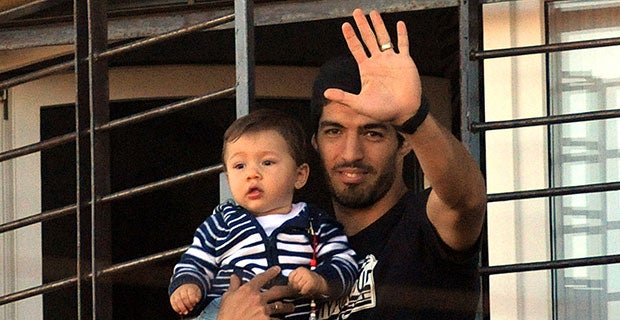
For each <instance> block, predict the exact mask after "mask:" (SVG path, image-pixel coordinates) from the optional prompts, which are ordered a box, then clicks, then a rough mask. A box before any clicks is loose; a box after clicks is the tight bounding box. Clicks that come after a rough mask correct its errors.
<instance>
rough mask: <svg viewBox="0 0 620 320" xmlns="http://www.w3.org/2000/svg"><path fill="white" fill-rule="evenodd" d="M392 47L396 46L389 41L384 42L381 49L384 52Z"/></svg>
mask: <svg viewBox="0 0 620 320" xmlns="http://www.w3.org/2000/svg"><path fill="white" fill-rule="evenodd" d="M392 48H394V46H393V45H392V43H391V42H388V43H384V44H382V45H381V47H380V48H379V50H381V52H383V51H387V50H390V49H392Z"/></svg>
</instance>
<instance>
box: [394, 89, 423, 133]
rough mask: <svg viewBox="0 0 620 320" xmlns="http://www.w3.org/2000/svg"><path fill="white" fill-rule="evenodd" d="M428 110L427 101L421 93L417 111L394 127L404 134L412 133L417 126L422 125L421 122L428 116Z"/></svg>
mask: <svg viewBox="0 0 620 320" xmlns="http://www.w3.org/2000/svg"><path fill="white" fill-rule="evenodd" d="M428 112H429V103H428V100H427V99H426V97H425V96H424V95H423V96H422V99H421V102H420V107H419V108H418V111H417V112H416V113H415V114H414V115H413V117H411V118H409V119H408V120H407V121H405V122H404V123H403V124H401V125H400V126H394V127H395V128H396V130H397V131H399V132H402V133H406V134H414V133H415V132H416V131H417V130H418V127H420V125H422V122H424V120H426V117H427V116H428Z"/></svg>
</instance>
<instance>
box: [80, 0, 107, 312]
mask: <svg viewBox="0 0 620 320" xmlns="http://www.w3.org/2000/svg"><path fill="white" fill-rule="evenodd" d="M105 6H106V2H105V1H94V0H74V24H75V43H76V49H75V50H76V54H75V59H76V60H75V73H76V81H77V82H76V88H77V93H76V109H75V112H76V131H77V132H85V131H87V130H89V131H90V135H88V136H84V135H76V176H77V177H76V179H77V181H76V182H77V190H76V197H77V203H78V206H77V221H76V225H77V226H76V227H77V235H76V237H77V248H76V249H77V262H76V264H77V266H76V268H77V274H78V290H77V291H78V292H77V307H78V310H77V317H78V319H97V318H99V319H104V320H107V319H112V295H111V288H110V286H109V285H105V284H99V283H98V281H97V277H96V273H97V270H98V269H99V268H103V267H105V266H107V265H110V264H111V257H110V248H111V246H110V215H109V209H108V205H107V204H99V203H97V202H96V201H95V200H96V199H98V198H99V197H101V196H102V195H105V194H108V193H109V192H110V182H109V181H110V180H109V179H110V173H109V141H108V133H106V132H103V133H96V132H95V130H94V128H95V127H97V126H99V125H101V124H103V123H107V122H108V120H109V110H108V100H109V97H108V94H109V89H108V87H109V84H108V67H107V61H105V60H97V59H95V57H96V56H97V55H98V54H99V53H101V52H104V51H105V49H106V47H107V19H106V8H105ZM88 202H90V203H91V205H90V206H84V204H85V203H88ZM89 213H90V214H89ZM88 257H90V259H89V258H88ZM86 261H90V263H87V262H86ZM89 273H92V274H93V275H95V276H93V277H92V278H91V280H90V286H89V283H88V282H87V281H86V280H84V279H85V276H86V275H87V274H89ZM89 288H90V290H88V289H89Z"/></svg>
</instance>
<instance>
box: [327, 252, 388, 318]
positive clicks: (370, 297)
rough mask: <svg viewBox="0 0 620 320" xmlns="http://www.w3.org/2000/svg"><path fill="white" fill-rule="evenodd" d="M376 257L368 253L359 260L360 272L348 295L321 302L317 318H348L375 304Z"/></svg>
mask: <svg viewBox="0 0 620 320" xmlns="http://www.w3.org/2000/svg"><path fill="white" fill-rule="evenodd" d="M376 265H377V258H375V256H374V255H372V254H369V255H367V256H366V258H364V260H363V261H361V262H360V274H359V277H358V278H357V280H355V284H354V286H353V289H351V293H350V294H349V296H348V297H343V298H341V299H339V300H334V301H328V302H325V303H323V305H322V307H321V309H320V310H319V312H318V314H317V315H318V318H319V319H329V320H337V319H338V320H340V319H348V318H349V316H350V315H351V314H352V313H356V312H359V311H362V310H365V309H370V308H374V307H375V305H376V304H377V297H376V293H375V278H374V270H375V266H376Z"/></svg>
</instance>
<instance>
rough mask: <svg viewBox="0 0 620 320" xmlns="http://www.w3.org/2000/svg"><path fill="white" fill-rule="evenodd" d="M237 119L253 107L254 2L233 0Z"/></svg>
mask: <svg viewBox="0 0 620 320" xmlns="http://www.w3.org/2000/svg"><path fill="white" fill-rule="evenodd" d="M235 61H236V74H237V96H236V97H237V118H238V117H241V116H244V115H246V114H248V113H249V111H250V109H251V107H253V106H254V96H255V93H254V62H255V60H254V1H253V0H235Z"/></svg>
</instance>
